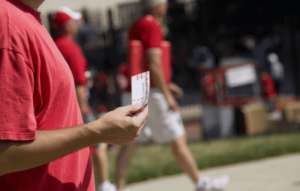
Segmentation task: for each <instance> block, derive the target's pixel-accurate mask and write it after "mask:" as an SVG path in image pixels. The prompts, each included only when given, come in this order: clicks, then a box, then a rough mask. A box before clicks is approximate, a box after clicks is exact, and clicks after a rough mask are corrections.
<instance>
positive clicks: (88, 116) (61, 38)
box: [52, 6, 116, 191]
mask: <svg viewBox="0 0 300 191" xmlns="http://www.w3.org/2000/svg"><path fill="white" fill-rule="evenodd" d="M81 19H82V14H81V13H80V12H75V11H73V10H72V9H70V8H69V7H66V6H63V7H60V9H59V10H58V11H57V12H56V13H55V14H54V15H53V18H52V26H53V27H54V29H55V34H56V36H55V39H54V42H55V43H56V45H57V47H58V49H59V50H60V52H61V53H62V55H63V57H64V58H65V59H66V61H67V63H68V65H69V66H70V69H71V72H72V74H73V77H74V81H75V90H76V95H77V100H78V103H79V107H80V111H81V113H82V116H83V120H84V122H85V123H89V122H93V121H95V120H96V119H95V117H94V115H93V113H92V111H91V108H90V106H89V104H88V101H87V97H86V83H87V78H86V77H85V72H86V70H87V60H86V58H85V57H84V55H83V53H82V51H81V48H80V47H79V45H78V44H77V43H76V42H75V41H74V37H75V36H76V34H77V32H78V28H77V23H78V22H79V21H80V20H81ZM95 147H96V153H95V154H93V155H92V156H93V161H94V166H95V168H94V169H95V173H96V174H97V176H96V177H97V178H98V184H99V185H98V191H116V188H115V186H114V185H112V184H111V183H110V181H109V180H108V170H109V169H108V159H107V144H105V143H101V144H97V145H96V146H95Z"/></svg>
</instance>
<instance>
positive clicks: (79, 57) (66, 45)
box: [54, 36, 87, 84]
mask: <svg viewBox="0 0 300 191" xmlns="http://www.w3.org/2000/svg"><path fill="white" fill-rule="evenodd" d="M54 42H55V43H56V45H57V47H58V49H59V50H60V52H61V53H62V55H63V56H64V58H65V59H66V61H67V63H68V64H69V66H70V69H71V71H72V74H73V77H74V80H75V84H86V82H87V79H86V77H85V75H84V73H85V71H86V69H87V60H86V58H85V57H84V55H83V53H82V51H81V48H80V47H79V46H78V44H77V43H76V42H75V41H74V40H73V39H71V38H70V37H68V36H61V37H58V38H56V39H55V40H54Z"/></svg>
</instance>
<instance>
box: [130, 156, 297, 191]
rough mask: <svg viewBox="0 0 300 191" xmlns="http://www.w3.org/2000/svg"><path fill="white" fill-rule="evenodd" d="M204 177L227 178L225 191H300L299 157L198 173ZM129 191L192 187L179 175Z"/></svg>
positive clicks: (189, 190)
mask: <svg viewBox="0 0 300 191" xmlns="http://www.w3.org/2000/svg"><path fill="white" fill-rule="evenodd" d="M201 174H203V175H209V176H220V175H223V174H228V175H229V176H230V183H229V185H228V186H227V187H226V188H225V189H224V191H300V154H294V155H287V156H281V157H276V158H270V159H264V160H260V161H255V162H250V163H244V164H237V165H232V166H226V167H220V168H214V169H208V170H203V171H201ZM128 189H130V191H194V189H195V188H194V185H193V183H192V182H191V181H190V180H189V178H188V177H187V176H186V175H184V174H182V175H178V176H171V177H165V178H160V179H156V180H150V181H146V182H142V183H137V184H133V185H130V186H128Z"/></svg>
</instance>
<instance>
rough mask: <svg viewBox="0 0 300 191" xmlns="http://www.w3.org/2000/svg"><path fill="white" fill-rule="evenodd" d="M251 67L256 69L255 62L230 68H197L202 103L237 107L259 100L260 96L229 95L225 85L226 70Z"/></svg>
mask: <svg viewBox="0 0 300 191" xmlns="http://www.w3.org/2000/svg"><path fill="white" fill-rule="evenodd" d="M247 65H250V66H253V67H254V68H256V69H257V64H256V63H255V62H249V63H246V64H236V65H232V66H224V67H217V68H209V69H208V68H201V67H198V68H197V72H198V73H200V75H201V78H200V84H201V96H202V103H203V104H208V105H223V106H225V105H232V106H235V107H239V106H241V105H244V104H247V103H249V102H255V101H257V100H259V98H260V97H261V95H260V94H259V95H258V96H257V95H254V94H253V95H242V94H233V95H231V94H229V93H228V92H229V88H230V87H228V86H227V84H226V77H225V74H226V72H227V71H228V70H230V69H234V68H239V67H241V66H247Z"/></svg>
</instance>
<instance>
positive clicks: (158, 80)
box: [148, 52, 178, 111]
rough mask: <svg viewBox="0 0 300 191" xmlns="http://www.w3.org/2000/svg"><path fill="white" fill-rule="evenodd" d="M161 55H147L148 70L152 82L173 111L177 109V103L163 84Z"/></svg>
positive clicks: (164, 83)
mask: <svg viewBox="0 0 300 191" xmlns="http://www.w3.org/2000/svg"><path fill="white" fill-rule="evenodd" d="M160 57H161V54H160V53H154V52H153V53H150V52H149V53H148V63H149V70H150V74H151V77H152V80H153V81H154V84H155V86H156V87H157V88H158V89H159V90H160V91H161V92H162V93H163V94H164V96H165V97H166V100H167V102H168V104H169V108H170V109H171V110H173V111H176V110H177V109H178V104H177V101H176V100H175V98H174V96H173V95H172V92H171V91H170V89H169V87H168V84H167V83H166V82H165V79H164V74H163V70H162V67H161V59H160Z"/></svg>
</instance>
